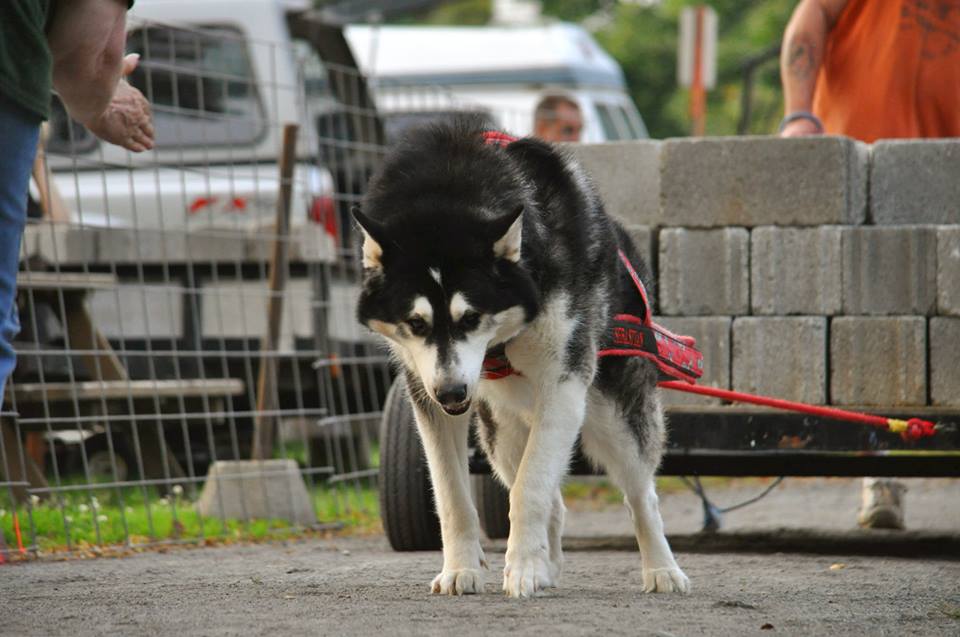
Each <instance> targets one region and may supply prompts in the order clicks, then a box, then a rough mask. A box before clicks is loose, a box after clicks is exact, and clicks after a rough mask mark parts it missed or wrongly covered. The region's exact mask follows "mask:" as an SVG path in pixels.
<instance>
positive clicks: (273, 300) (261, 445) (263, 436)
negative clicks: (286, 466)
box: [251, 124, 298, 460]
mask: <svg viewBox="0 0 960 637" xmlns="http://www.w3.org/2000/svg"><path fill="white" fill-rule="evenodd" d="M297 128H298V127H297V125H296V124H286V125H285V126H284V127H283V149H282V154H281V157H280V192H279V193H278V197H277V216H276V224H275V226H274V237H273V249H272V250H271V253H270V284H269V290H270V298H269V299H268V301H267V333H266V334H264V337H263V341H262V342H261V344H260V377H259V379H258V382H257V411H256V415H255V416H254V430H253V452H252V454H251V457H252V458H253V459H254V460H267V459H269V458H271V457H273V438H274V429H275V424H276V416H275V415H274V414H273V413H269V414H267V413H264V412H267V411H270V412H275V411H276V410H277V407H278V405H277V400H276V397H277V361H276V359H275V358H273V356H272V355H271V354H270V352H274V351H276V349H277V344H278V343H279V342H280V322H281V320H282V318H283V291H284V289H285V288H286V285H287V251H288V247H289V244H288V239H289V234H290V198H291V191H292V189H293V166H294V164H295V163H296V160H297V156H296V150H297Z"/></svg>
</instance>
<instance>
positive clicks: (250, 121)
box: [48, 0, 337, 261]
mask: <svg viewBox="0 0 960 637" xmlns="http://www.w3.org/2000/svg"><path fill="white" fill-rule="evenodd" d="M306 8H308V3H289V2H277V1H273V0H270V1H267V0H256V1H249V0H248V1H244V0H240V1H230V2H226V1H223V0H191V1H189V2H185V1H183V0H139V1H138V2H137V3H136V5H135V7H134V8H133V10H132V11H131V13H130V16H129V19H128V33H127V50H128V52H136V53H139V54H140V55H141V61H140V65H139V67H138V68H137V70H136V71H135V72H134V73H133V75H132V76H131V77H130V78H129V79H130V81H131V83H132V84H133V85H134V86H136V87H137V88H139V89H140V90H141V91H142V92H143V93H144V95H146V96H147V97H148V99H149V100H150V102H151V104H152V106H153V111H154V120H155V126H156V131H157V139H156V148H155V150H153V151H149V152H146V153H141V154H132V153H128V152H126V151H124V150H123V149H121V148H118V147H116V146H112V145H110V144H105V143H101V142H99V141H98V140H97V139H95V138H94V137H93V136H92V135H90V134H89V133H88V132H86V131H85V130H83V129H82V128H81V127H78V126H75V125H74V126H70V125H69V123H68V120H67V118H66V116H65V115H64V114H63V111H62V108H59V107H58V105H57V104H55V105H54V118H53V120H52V133H51V137H50V139H49V141H48V158H49V163H50V166H51V170H52V171H53V174H54V182H55V183H56V185H57V187H58V189H59V191H60V193H61V195H62V197H63V199H64V202H65V204H66V207H67V208H68V210H69V211H70V213H71V218H72V220H73V221H74V222H75V223H79V224H82V225H84V226H108V227H112V228H134V229H138V230H156V229H162V230H165V231H169V232H179V231H182V232H185V233H191V234H192V233H197V232H204V231H216V232H218V233H246V234H250V235H257V234H259V233H263V232H264V231H265V229H268V228H271V227H272V225H273V221H274V215H275V212H274V210H275V204H276V199H277V192H278V186H279V177H278V168H277V161H278V157H279V155H280V152H281V148H280V147H281V133H282V130H281V129H282V126H283V124H285V123H288V122H293V123H298V124H300V133H299V139H298V144H297V160H298V161H297V165H296V167H295V171H294V187H293V199H292V202H293V205H292V209H291V218H290V219H291V227H292V232H291V234H292V236H293V237H294V238H295V239H300V238H304V237H305V236H306V235H312V236H310V241H309V243H310V245H311V246H312V248H311V249H312V250H314V253H313V254H311V255H310V257H311V259H313V260H323V261H332V260H333V259H334V258H335V256H336V248H337V241H336V236H335V235H336V231H337V219H336V215H335V206H334V195H335V186H334V181H333V178H332V176H331V172H330V170H329V169H328V168H327V167H325V166H322V165H321V164H320V163H319V162H318V161H317V158H318V151H319V145H318V131H317V128H316V122H315V120H314V119H312V118H311V115H312V114H313V113H314V112H315V111H317V110H318V109H322V108H325V107H329V104H330V102H331V100H330V98H329V97H328V96H326V95H323V96H309V95H306V94H305V92H304V90H303V86H304V84H303V82H302V80H303V76H304V72H305V70H308V69H313V70H314V72H322V70H323V66H322V63H321V62H320V59H319V57H318V55H317V53H316V52H315V51H313V50H312V49H311V47H310V45H309V44H308V43H307V42H306V41H304V40H300V39H297V38H295V37H293V35H292V34H291V28H290V22H289V20H288V16H289V15H290V14H291V12H293V11H294V10H299V11H303V10H305V9H306ZM311 97H316V99H313V101H312V103H311V102H310V101H308V100H309V98H311Z"/></svg>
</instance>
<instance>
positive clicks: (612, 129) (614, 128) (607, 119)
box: [596, 103, 623, 141]
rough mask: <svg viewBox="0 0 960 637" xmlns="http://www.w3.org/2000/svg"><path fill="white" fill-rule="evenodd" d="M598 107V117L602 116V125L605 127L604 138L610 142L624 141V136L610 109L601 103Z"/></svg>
mask: <svg viewBox="0 0 960 637" xmlns="http://www.w3.org/2000/svg"><path fill="white" fill-rule="evenodd" d="M596 107H597V115H599V116H600V125H601V126H602V127H603V136H604V137H605V138H606V139H607V140H608V141H614V140H618V139H623V134H622V133H621V131H620V127H619V126H618V125H617V123H616V121H615V120H614V118H613V113H612V112H611V110H610V107H609V106H608V105H606V104H600V103H598V104H597V105H596Z"/></svg>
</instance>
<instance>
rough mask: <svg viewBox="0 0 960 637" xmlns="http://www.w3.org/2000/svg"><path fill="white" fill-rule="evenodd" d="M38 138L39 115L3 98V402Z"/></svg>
mask: <svg viewBox="0 0 960 637" xmlns="http://www.w3.org/2000/svg"><path fill="white" fill-rule="evenodd" d="M39 134H40V122H39V120H38V118H37V116H36V115H31V114H30V113H28V112H26V111H24V110H23V109H21V108H20V107H18V106H16V105H15V104H11V103H10V102H8V101H6V100H4V99H3V98H0V402H2V399H3V389H4V386H5V384H6V382H7V378H9V377H10V374H12V373H13V368H14V366H15V365H16V364H17V356H16V352H14V350H13V337H14V336H16V335H17V333H18V332H19V331H20V321H19V320H18V318H17V304H16V294H17V267H18V264H19V260H20V240H21V238H22V237H23V227H24V225H25V224H26V222H27V188H28V186H29V183H30V169H31V168H32V167H33V157H34V155H35V154H36V152H37V138H38V136H39Z"/></svg>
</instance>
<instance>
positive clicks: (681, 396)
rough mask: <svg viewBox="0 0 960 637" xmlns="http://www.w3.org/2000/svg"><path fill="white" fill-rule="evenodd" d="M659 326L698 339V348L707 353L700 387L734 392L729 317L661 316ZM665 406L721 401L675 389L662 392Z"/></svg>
mask: <svg viewBox="0 0 960 637" xmlns="http://www.w3.org/2000/svg"><path fill="white" fill-rule="evenodd" d="M656 320H657V323H659V324H661V325H663V326H664V327H665V328H667V329H668V330H670V331H671V332H674V333H675V334H682V335H684V336H692V337H694V338H695V339H697V349H699V350H700V351H701V352H702V353H703V377H702V378H700V380H698V381H697V384H698V385H706V386H708V387H719V388H720V389H730V324H731V322H732V321H731V318H730V317H729V316H704V317H699V318H681V317H673V316H662V317H657V319H656ZM660 395H661V397H662V400H663V404H664V405H665V406H667V407H671V406H679V405H719V404H720V402H721V401H720V400H719V399H717V398H708V397H707V396H697V395H696V394H688V393H686V392H679V391H673V390H664V391H662V392H661V394H660Z"/></svg>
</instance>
